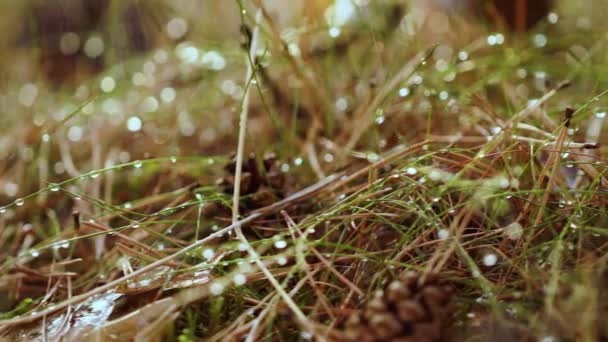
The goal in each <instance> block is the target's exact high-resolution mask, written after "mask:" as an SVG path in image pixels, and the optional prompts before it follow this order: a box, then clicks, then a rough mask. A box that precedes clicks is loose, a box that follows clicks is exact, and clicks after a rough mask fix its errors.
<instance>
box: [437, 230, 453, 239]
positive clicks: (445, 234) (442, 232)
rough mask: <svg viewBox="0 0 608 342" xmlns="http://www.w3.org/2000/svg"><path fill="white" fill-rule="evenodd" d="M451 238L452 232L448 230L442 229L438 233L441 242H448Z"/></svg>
mask: <svg viewBox="0 0 608 342" xmlns="http://www.w3.org/2000/svg"><path fill="white" fill-rule="evenodd" d="M449 236H450V232H449V231H448V230H447V229H440V230H439V231H438V232H437V237H439V239H440V240H446V239H447V238H448V237H449Z"/></svg>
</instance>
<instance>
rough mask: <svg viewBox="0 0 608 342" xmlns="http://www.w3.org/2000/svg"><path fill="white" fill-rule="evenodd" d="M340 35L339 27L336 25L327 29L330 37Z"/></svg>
mask: <svg viewBox="0 0 608 342" xmlns="http://www.w3.org/2000/svg"><path fill="white" fill-rule="evenodd" d="M339 35H340V29H339V28H338V27H331V28H330V29H329V36H330V37H332V38H336V37H338V36H339Z"/></svg>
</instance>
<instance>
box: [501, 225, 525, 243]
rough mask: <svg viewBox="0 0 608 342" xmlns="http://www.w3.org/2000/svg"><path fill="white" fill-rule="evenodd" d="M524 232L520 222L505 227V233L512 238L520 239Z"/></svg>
mask: <svg viewBox="0 0 608 342" xmlns="http://www.w3.org/2000/svg"><path fill="white" fill-rule="evenodd" d="M523 233H524V229H523V227H522V226H521V224H519V222H513V223H511V224H510V225H508V226H506V227H505V235H506V236H507V238H508V239H510V240H519V239H520V238H521V236H522V235H523Z"/></svg>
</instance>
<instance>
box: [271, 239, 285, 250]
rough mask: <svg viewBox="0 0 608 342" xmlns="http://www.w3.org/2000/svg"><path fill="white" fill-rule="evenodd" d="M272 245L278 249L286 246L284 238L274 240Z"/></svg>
mask: <svg viewBox="0 0 608 342" xmlns="http://www.w3.org/2000/svg"><path fill="white" fill-rule="evenodd" d="M274 246H275V247H276V248H278V249H283V248H285V247H287V242H286V241H285V240H278V241H275V243H274Z"/></svg>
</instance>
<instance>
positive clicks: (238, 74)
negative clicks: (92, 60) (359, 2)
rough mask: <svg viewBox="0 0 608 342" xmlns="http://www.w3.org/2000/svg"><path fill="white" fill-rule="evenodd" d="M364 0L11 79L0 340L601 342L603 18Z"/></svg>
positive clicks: (606, 40)
mask: <svg viewBox="0 0 608 342" xmlns="http://www.w3.org/2000/svg"><path fill="white" fill-rule="evenodd" d="M366 6H367V7H369V8H366V9H365V10H362V11H360V12H358V15H357V16H356V19H353V20H350V21H349V22H346V23H339V26H333V27H328V26H327V25H325V26H322V25H316V26H315V25H311V26H303V27H300V28H297V29H293V30H289V31H280V30H279V28H278V26H277V23H275V22H274V21H273V19H272V17H271V16H269V15H265V13H263V12H261V11H260V12H258V11H257V10H255V9H251V8H249V9H247V10H243V11H242V20H243V22H244V23H245V25H244V26H243V27H244V28H246V29H244V30H243V31H244V32H245V33H244V35H243V36H244V37H243V39H241V40H239V39H234V40H227V41H223V42H208V41H207V42H198V41H195V40H192V41H190V40H186V41H182V42H180V43H179V44H174V45H173V46H166V47H164V48H158V49H157V50H154V51H152V52H151V53H149V54H148V55H145V56H144V57H141V58H133V59H127V60H123V61H120V60H118V61H116V63H111V64H110V66H109V67H107V69H105V70H104V71H103V72H102V73H101V74H100V75H99V76H97V77H95V78H94V79H90V80H86V81H82V83H80V84H79V85H78V86H77V87H74V89H71V90H67V89H66V88H61V89H57V88H56V87H53V86H51V85H45V84H44V83H43V82H36V83H27V84H23V83H20V84H9V85H7V86H5V87H4V88H5V93H4V94H5V95H3V96H2V97H1V98H0V103H2V107H3V108H2V116H3V118H2V121H3V122H4V124H3V125H2V127H1V128H0V160H2V163H0V190H2V191H0V192H1V194H0V205H2V206H1V207H0V340H2V339H3V338H4V339H7V340H14V339H20V340H31V339H41V340H44V339H45V338H58V337H59V336H63V337H64V338H66V339H68V340H79V341H80V340H85V339H91V340H92V339H99V340H129V339H132V338H136V339H142V340H178V341H190V340H197V339H200V338H204V339H206V340H211V341H225V340H245V339H246V340H248V341H254V340H267V341H271V340H272V341H291V340H311V339H313V340H319V341H322V340H330V341H349V340H361V341H368V340H369V341H373V340H379V339H380V338H381V337H382V338H387V339H389V340H390V338H393V339H395V340H396V339H397V338H398V337H399V338H402V339H401V340H403V341H409V340H412V341H414V340H416V341H434V340H449V339H452V340H469V341H497V340H505V341H510V340H532V341H533V340H542V341H544V342H549V341H558V340H564V341H575V340H576V341H599V340H605V339H608V326H607V325H606V324H604V322H605V317H606V315H607V314H608V306H607V305H606V303H608V301H607V299H608V272H607V271H606V267H607V266H608V263H607V262H608V215H607V206H606V204H607V196H606V195H607V191H608V182H607V180H606V170H607V166H608V164H607V159H606V157H607V156H608V150H607V149H606V147H605V145H604V144H603V143H602V142H603V141H604V142H605V141H606V134H605V132H604V130H603V129H602V128H603V127H604V126H605V124H604V121H605V116H606V112H607V111H608V106H607V105H606V103H607V102H606V96H604V95H605V93H606V92H607V91H608V69H606V68H605V66H606V63H608V35H607V34H606V31H605V30H604V31H602V30H601V29H596V28H595V27H593V26H591V27H589V26H585V25H583V24H584V23H583V24H581V22H580V20H578V21H577V18H575V17H563V18H562V15H561V14H560V13H553V12H552V13H550V14H549V16H548V17H547V18H545V19H543V20H542V21H541V22H540V23H539V24H538V25H537V26H536V27H535V28H534V29H533V30H531V31H529V32H526V33H519V34H516V33H509V32H507V31H506V30H501V31H500V32H499V31H491V30H487V29H484V28H482V27H481V26H480V25H474V24H471V23H470V22H468V21H464V20H458V19H455V18H454V19H451V20H449V21H448V20H440V21H435V23H437V22H442V23H444V24H442V25H439V26H437V25H431V24H432V23H433V21H432V20H430V21H427V22H418V21H417V18H416V16H415V15H414V14H412V13H410V12H408V11H406V10H403V9H399V8H398V7H393V6H395V5H389V4H385V3H382V4H380V3H379V4H368V5H366ZM579 19H580V18H579ZM429 22H430V23H431V24H429ZM336 25H338V24H336ZM252 45H253V49H252V48H251V47H252ZM5 113H7V114H5ZM244 115H247V116H248V117H247V120H246V122H247V126H246V127H244V126H243V125H241V124H239V120H240V118H241V117H242V116H244ZM239 133H240V134H241V137H242V138H243V139H242V140H241V142H240V144H239ZM239 146H240V147H241V148H242V149H241V150H240V153H239V152H237V151H238V150H239ZM239 167H241V169H242V172H237V171H236V170H237V169H238V168H239ZM235 185H238V186H235ZM235 187H236V188H237V196H236V197H235V196H234V195H235ZM235 198H236V199H237V201H236V203H237V206H236V207H235V206H234V200H235ZM382 334H385V335H382Z"/></svg>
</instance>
